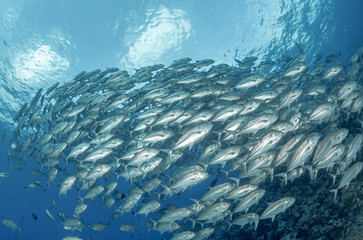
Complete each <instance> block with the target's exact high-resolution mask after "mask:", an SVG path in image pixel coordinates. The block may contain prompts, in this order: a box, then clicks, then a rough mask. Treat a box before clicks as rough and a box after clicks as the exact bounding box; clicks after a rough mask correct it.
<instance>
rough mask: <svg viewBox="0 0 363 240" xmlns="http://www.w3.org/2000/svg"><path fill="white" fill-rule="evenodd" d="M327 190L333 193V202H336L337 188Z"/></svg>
mask: <svg viewBox="0 0 363 240" xmlns="http://www.w3.org/2000/svg"><path fill="white" fill-rule="evenodd" d="M329 192H332V193H334V202H336V200H337V195H338V189H332V190H330V191H329Z"/></svg>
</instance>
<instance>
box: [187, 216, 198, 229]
mask: <svg viewBox="0 0 363 240" xmlns="http://www.w3.org/2000/svg"><path fill="white" fill-rule="evenodd" d="M188 220H189V221H191V222H192V229H194V228H195V222H196V221H195V219H192V218H188Z"/></svg>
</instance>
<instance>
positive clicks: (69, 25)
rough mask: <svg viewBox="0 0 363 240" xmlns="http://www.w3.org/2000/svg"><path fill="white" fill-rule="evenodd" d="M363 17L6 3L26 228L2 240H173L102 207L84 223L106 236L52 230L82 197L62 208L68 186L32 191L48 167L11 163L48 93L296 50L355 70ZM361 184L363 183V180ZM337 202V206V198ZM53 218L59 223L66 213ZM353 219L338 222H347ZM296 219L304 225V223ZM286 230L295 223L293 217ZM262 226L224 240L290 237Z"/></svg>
mask: <svg viewBox="0 0 363 240" xmlns="http://www.w3.org/2000/svg"><path fill="white" fill-rule="evenodd" d="M362 12H363V3H362V1H359V0H350V1H345V0H336V1H334V0H321V1H317V0H315V1H314V0H307V1H298V0H285V1H284V0H279V1H278V0H271V1H268V0H265V1H262V0H258V1H257V0H256V1H254V0H245V1H237V0H234V1H232V0H226V1H217V0H209V1H206V0H200V1H192V0H189V1H177V0H174V1H153V0H151V1H146V0H144V1H141V0H135V1H131V0H129V1H126V0H119V1H116V0H106V1H81V0H63V1H54V0H51V1H49V0H29V1H28V0H23V1H20V0H0V21H1V23H0V106H1V108H0V133H1V135H2V133H4V132H5V131H6V132H7V135H6V136H5V139H4V140H3V141H2V142H1V143H0V172H9V173H10V177H8V178H2V179H0V181H1V183H0V192H1V194H0V218H1V219H12V220H13V221H14V222H15V223H16V224H17V225H18V226H20V227H21V232H20V231H13V230H12V229H10V228H6V227H5V226H4V225H0V239H62V238H64V237H67V236H78V237H79V238H81V239H93V240H96V239H164V238H170V237H171V236H172V235H171V234H168V233H165V234H163V235H160V234H159V232H156V231H153V230H151V231H150V232H149V231H148V229H147V227H146V222H147V219H146V218H145V217H144V216H142V215H137V216H134V215H133V214H131V213H126V214H124V215H122V216H120V217H118V218H117V219H112V210H111V209H108V208H106V207H104V206H103V204H102V203H101V201H95V202H94V203H90V204H89V206H88V208H87V211H86V212H84V213H83V214H82V220H83V222H84V223H85V224H86V225H87V226H88V225H92V224H94V223H96V222H103V223H105V224H107V228H106V229H105V230H104V231H94V230H92V229H91V228H88V227H86V228H84V229H83V230H82V232H79V231H75V232H70V231H67V230H65V229H63V228H62V227H61V226H56V225H55V224H54V223H53V222H51V220H50V219H49V218H48V217H47V215H46V213H45V209H52V200H56V202H57V206H56V209H61V210H62V211H64V212H66V213H68V214H69V215H71V213H72V211H73V207H74V205H75V204H76V203H77V191H75V190H74V189H73V190H72V191H70V192H68V193H67V196H66V197H64V196H62V197H60V199H59V198H58V191H59V189H58V187H57V185H58V184H59V183H60V179H56V181H55V182H54V183H53V185H52V186H51V188H50V189H48V188H47V186H46V185H44V188H45V190H44V191H39V190H37V189H29V188H27V186H28V185H29V184H30V183H32V182H34V181H37V180H39V177H38V176H34V175H32V174H31V173H30V171H31V170H32V169H37V168H39V166H38V165H37V164H36V163H35V162H34V161H32V160H31V159H30V158H25V159H24V161H25V164H24V165H23V166H22V169H21V170H17V169H14V168H12V167H10V165H9V159H8V152H9V151H10V150H11V144H12V136H11V135H12V131H14V128H15V125H14V124H13V123H14V120H13V118H14V116H15V114H16V113H17V111H18V110H19V109H20V108H21V106H22V105H23V104H24V103H25V102H30V101H31V99H32V98H33V96H34V95H35V94H36V92H37V91H38V89H39V88H43V89H47V88H48V87H50V86H52V85H53V84H54V83H55V82H61V83H65V82H67V81H69V80H71V79H73V78H74V77H75V76H76V75H77V74H78V73H79V72H81V71H87V72H90V71H93V70H94V69H102V70H103V69H106V68H108V67H117V68H119V69H120V70H127V71H129V72H130V73H134V72H135V69H139V68H141V67H143V66H148V65H153V64H157V63H161V64H164V65H165V66H168V65H170V64H171V63H172V62H173V61H174V60H176V59H180V58H183V57H190V58H192V59H193V60H194V61H195V60H200V59H205V58H210V59H213V60H214V61H215V64H220V63H226V64H229V65H236V62H235V60H234V59H243V58H245V57H247V56H256V57H258V60H257V64H258V63H259V62H260V61H262V60H267V59H268V60H274V61H277V59H279V58H281V57H282V56H291V57H296V56H298V55H299V50H298V48H297V47H296V44H295V43H296V42H297V43H299V44H300V45H301V46H302V48H303V49H304V53H305V54H306V55H307V59H306V60H305V62H306V63H307V64H308V65H309V66H312V65H313V63H315V59H316V57H317V56H318V55H319V54H321V55H322V59H324V58H326V57H327V56H329V55H330V54H334V55H336V56H338V59H337V60H336V63H339V64H343V65H345V64H346V63H347V62H348V60H349V58H350V56H351V55H353V54H354V53H355V51H356V50H357V49H358V48H359V47H360V46H362V45H363V25H362ZM360 81H361V82H360V84H363V82H362V79H361V80H360ZM220 178H224V176H220ZM358 179H360V180H361V181H362V173H361V174H360V178H359V177H358ZM211 180H212V179H211V178H208V180H207V181H206V182H203V183H202V184H199V185H197V186H195V187H194V188H192V189H191V190H189V193H188V196H187V197H182V198H178V197H177V196H173V197H172V198H169V200H168V202H169V203H174V204H175V205H178V206H184V205H189V204H191V202H190V200H189V197H192V196H193V194H196V193H198V191H203V192H206V188H207V187H209V186H210V184H211ZM122 181H123V180H122ZM223 181H224V180H221V181H220V182H223ZM44 182H45V181H44ZM220 182H219V183H220ZM314 184H315V185H319V183H314ZM271 185H272V184H271ZM301 185H303V186H301V187H300V185H299V184H297V185H294V186H293V188H294V189H293V191H294V192H295V193H296V196H297V197H296V198H297V199H298V198H300V199H302V198H304V197H305V196H304V193H306V192H308V191H315V190H312V189H313V188H312V189H306V185H307V184H301ZM267 187H268V186H267ZM270 187H271V188H273V187H277V186H270ZM117 188H118V191H119V192H120V193H123V194H127V193H128V191H129V189H130V184H129V183H128V182H126V181H124V182H120V183H119V185H118V187H117ZM265 188H266V186H265ZM290 188H291V187H290ZM314 189H315V188H314ZM289 190H291V189H289ZM286 191H287V190H286ZM327 192H328V195H329V196H330V197H331V198H332V195H333V194H331V193H329V191H327ZM310 194H311V193H310ZM361 194H362V193H361ZM182 195H183V194H182ZM321 201H322V202H321V203H320V202H319V203H318V202H314V203H313V204H308V205H309V206H310V207H311V208H312V207H316V208H319V205H320V204H322V205H324V201H323V200H321ZM295 207H296V206H295ZM297 207H299V206H297ZM300 207H301V205H300ZM305 207H307V206H306V205H305ZM52 211H53V216H55V217H56V218H57V219H58V217H57V214H56V212H57V210H52ZM306 211H308V210H306ZM329 211H332V212H334V206H333V205H331V208H330V209H329V205H327V204H325V205H324V212H326V213H327V214H328V213H329V214H330V212H329ZM348 215H349V214H348V213H340V214H339V215H337V216H338V217H339V219H344V218H345V217H347V216H348ZM293 217H294V218H298V217H299V216H298V213H295V215H294V216H293ZM361 218H362V217H361ZM284 220H285V221H287V222H288V221H289V216H288V215H287V216H285V217H284ZM354 220H356V219H355V218H354ZM332 221H333V220H329V221H327V222H326V223H325V224H323V225H321V226H320V227H321V229H315V230H314V234H315V235H314V237H312V235H309V233H308V232H303V233H301V234H300V236H301V238H302V239H316V238H315V237H316V236H317V235H319V234H318V233H319V231H321V236H320V237H321V239H331V238H333V237H334V235H333V234H331V235H329V234H328V233H327V232H329V230H327V229H329V224H331V225H334V223H333V222H332ZM59 222H60V220H59ZM341 222H342V223H341V224H343V223H344V224H353V223H352V222H351V221H343V220H341ZM124 223H132V224H134V225H136V226H138V228H137V229H136V230H135V231H134V232H123V231H120V225H121V224H124ZM260 224H261V225H260V226H259V230H258V231H259V232H261V234H257V235H251V234H247V233H246V235H242V234H236V232H233V231H231V232H230V233H227V232H224V233H223V234H222V235H223V238H224V239H253V238H255V237H256V238H257V237H261V236H265V239H280V238H282V237H283V236H284V237H285V235H284V233H280V234H278V235H276V234H275V235H274V234H272V235H271V234H270V233H269V232H271V231H273V229H274V225H273V224H271V222H270V220H268V224H267V223H266V226H264V224H263V223H260ZM275 227H276V226H275ZM261 228H262V229H261ZM264 228H265V230H264ZM324 228H326V229H324ZM234 230H235V231H236V229H235V228H234ZM263 232H264V233H263ZM222 235H219V237H218V238H217V237H216V239H221V238H222V237H221V236H222ZM242 237H244V238H242ZM286 239H288V238H286ZM292 239H293V238H292ZM352 239H353V238H352Z"/></svg>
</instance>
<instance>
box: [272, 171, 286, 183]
mask: <svg viewBox="0 0 363 240" xmlns="http://www.w3.org/2000/svg"><path fill="white" fill-rule="evenodd" d="M275 176H276V177H280V178H282V179H283V182H284V184H285V185H287V173H279V174H276V175H275Z"/></svg>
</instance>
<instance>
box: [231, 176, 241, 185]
mask: <svg viewBox="0 0 363 240" xmlns="http://www.w3.org/2000/svg"><path fill="white" fill-rule="evenodd" d="M229 179H232V180H233V181H234V182H235V183H236V187H239V180H240V179H239V178H235V177H230V178H229Z"/></svg>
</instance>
